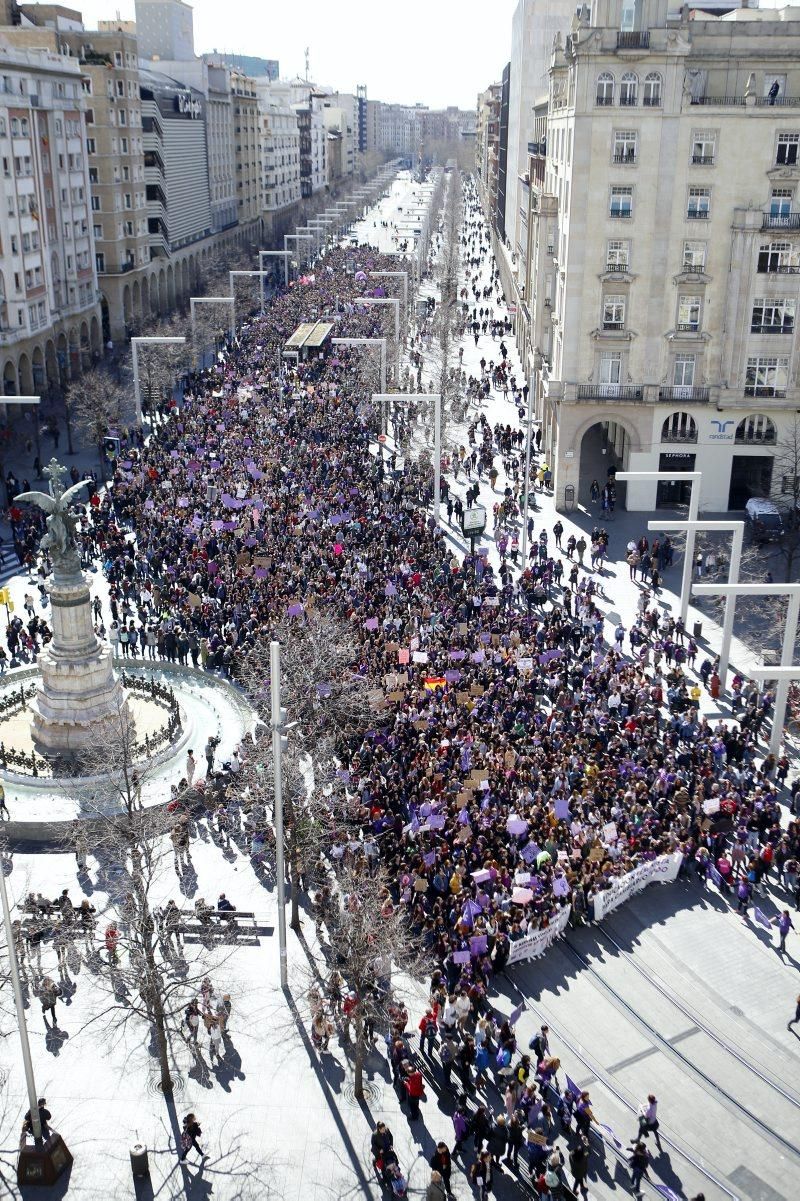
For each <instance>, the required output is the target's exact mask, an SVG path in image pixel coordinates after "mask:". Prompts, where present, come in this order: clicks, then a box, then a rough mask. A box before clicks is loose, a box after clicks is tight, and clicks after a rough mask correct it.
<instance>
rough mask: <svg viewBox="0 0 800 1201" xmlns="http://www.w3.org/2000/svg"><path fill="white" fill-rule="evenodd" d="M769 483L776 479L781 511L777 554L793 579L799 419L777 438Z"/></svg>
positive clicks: (799, 539) (798, 548)
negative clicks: (781, 517) (781, 519)
mask: <svg viewBox="0 0 800 1201" xmlns="http://www.w3.org/2000/svg"><path fill="white" fill-rule="evenodd" d="M772 470H773V483H775V482H777V485H778V495H777V504H778V506H779V507H780V508H781V510H782V512H783V537H782V538H781V541H780V553H781V556H782V558H783V562H784V571H785V577H786V580H787V582H789V581H792V580H794V578H795V573H796V565H797V560H798V555H800V419H798V417H797V414H794V417H793V420H792V424H791V425H790V426H789V427H788V428H787V429H785V430H784V432H783V433H782V434H781V436H780V437H779V438H778V441H777V444H776V446H775V456H774V459H773V466H772Z"/></svg>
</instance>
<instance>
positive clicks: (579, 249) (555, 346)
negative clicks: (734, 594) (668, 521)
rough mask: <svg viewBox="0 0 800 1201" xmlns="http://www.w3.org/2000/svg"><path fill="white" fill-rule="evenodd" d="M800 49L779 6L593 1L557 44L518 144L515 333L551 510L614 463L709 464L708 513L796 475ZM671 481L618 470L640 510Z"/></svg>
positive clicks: (776, 490)
mask: <svg viewBox="0 0 800 1201" xmlns="http://www.w3.org/2000/svg"><path fill="white" fill-rule="evenodd" d="M799 64H800V10H798V9H791V8H786V9H783V10H758V9H750V8H747V9H740V10H735V11H731V12H728V13H725V14H723V15H720V16H714V15H709V14H705V13H702V12H693V13H692V14H691V16H690V14H689V10H688V9H683V10H682V11H681V12H680V13H673V12H672V11H670V10H669V8H668V4H667V0H637V3H629V0H596V2H595V4H593V6H592V8H591V11H589V10H588V9H587V8H584V9H582V10H580V12H579V13H578V15H577V16H576V17H575V18H574V19H573V21H572V23H571V26H570V29H569V31H568V33H567V35H566V36H565V37H564V38H563V39H561V38H559V39H557V44H556V48H555V50H554V53H553V57H552V62H551V68H550V74H549V94H548V98H547V102H546V105H543V106H537V109H536V112H535V132H534V139H533V141H532V144H531V146H530V147H529V151H530V153H529V159H528V172H527V174H528V176H529V181H530V183H529V212H528V232H527V261H528V270H527V273H526V279H525V281H524V289H525V292H524V294H525V305H524V306H521V309H520V311H519V312H518V332H519V333H520V334H521V337H522V345H523V351H524V354H525V358H526V361H527V365H528V366H529V368H530V372H531V381H530V382H531V389H532V394H533V396H534V399H535V403H536V406H537V415H538V416H539V417H540V419H541V421H542V423H543V430H544V446H545V451H546V454H547V456H548V457H549V458H550V461H551V462H552V464H553V466H554V469H555V487H556V495H557V502H558V504H559V507H563V506H564V504H565V501H566V502H567V503H569V501H570V500H571V499H573V497H574V499H576V500H586V499H587V498H588V490H589V486H590V483H591V480H592V478H596V477H598V476H602V477H605V475H606V474H607V472H608V470H609V469H614V468H616V469H622V468H627V469H631V470H634V469H638V470H648V471H652V470H663V471H680V470H691V469H694V468H697V469H700V470H702V471H703V472H704V483H703V496H702V506H703V508H704V509H706V510H712V511H713V510H717V511H721V510H727V509H741V508H742V507H743V505H744V503H745V501H746V500H747V499H748V497H749V496H752V495H769V494H770V493H771V494H773V495H779V494H780V493H781V491H782V489H784V488H786V486H787V483H786V480H785V479H784V478H783V477H782V475H781V472H780V470H776V459H777V460H778V461H779V460H780V449H781V439H782V437H784V436H785V435H786V431H787V430H788V429H789V428H790V427H793V425H794V421H795V413H796V411H797V410H798V409H800V391H799V390H798V382H797V369H798V354H797V348H796V342H797V334H796V317H797V307H798V299H799V296H798V293H799V292H800V203H798V188H800V163H798V153H799V151H798V148H799V147H800V65H799ZM536 126H538V132H537V130H536ZM600 482H601V483H602V482H603V478H601V479H600ZM683 492H684V490H683V489H682V487H681V486H680V485H676V484H669V483H662V484H659V485H658V486H657V487H656V486H655V485H654V484H650V483H636V484H634V483H630V484H629V485H628V486H627V495H624V496H623V499H624V502H625V503H627V506H628V507H629V508H632V509H644V510H647V509H652V508H654V507H657V506H658V505H671V504H674V503H675V502H676V500H679V499H681V498H682V494H683Z"/></svg>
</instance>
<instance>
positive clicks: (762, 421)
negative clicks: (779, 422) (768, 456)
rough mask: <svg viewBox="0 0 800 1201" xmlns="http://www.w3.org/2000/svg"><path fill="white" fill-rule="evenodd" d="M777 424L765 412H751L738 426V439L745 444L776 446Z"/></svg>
mask: <svg viewBox="0 0 800 1201" xmlns="http://www.w3.org/2000/svg"><path fill="white" fill-rule="evenodd" d="M775 439H776V434H775V426H774V424H773V422H772V421H771V420H770V418H769V417H766V416H765V415H764V414H763V413H751V414H750V416H749V417H745V418H744V419H743V420H742V421H740V422H739V424H738V425H737V427H736V441H737V442H739V443H740V444H741V443H743V444H744V445H745V446H765V445H766V446H774V445H775Z"/></svg>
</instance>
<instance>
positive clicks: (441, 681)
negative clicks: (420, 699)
mask: <svg viewBox="0 0 800 1201" xmlns="http://www.w3.org/2000/svg"><path fill="white" fill-rule="evenodd" d="M423 687H424V688H427V689H428V691H429V692H433V691H435V689H437V688H446V687H447V680H446V679H445V678H444V676H428V677H427V679H426V680H425V683H424V684H423Z"/></svg>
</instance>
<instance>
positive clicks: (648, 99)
mask: <svg viewBox="0 0 800 1201" xmlns="http://www.w3.org/2000/svg"><path fill="white" fill-rule="evenodd" d="M642 104H643V105H644V106H645V108H660V107H661V76H660V75H659V74H658V72H657V71H651V72H650V74H649V75H647V76H645V81H644V91H643V95H642Z"/></svg>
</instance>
